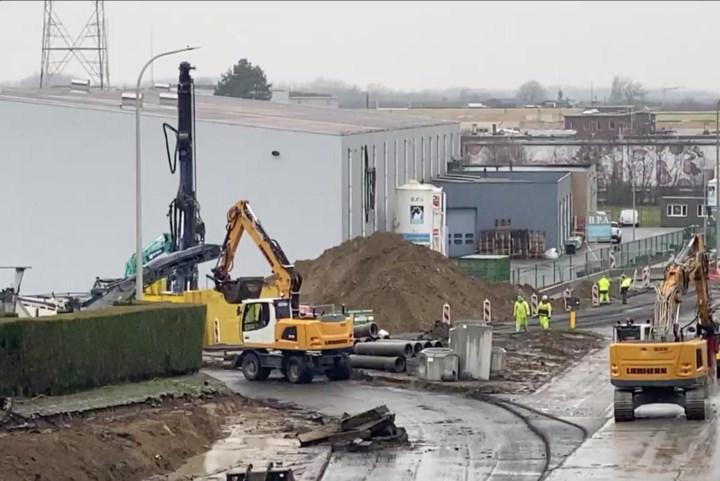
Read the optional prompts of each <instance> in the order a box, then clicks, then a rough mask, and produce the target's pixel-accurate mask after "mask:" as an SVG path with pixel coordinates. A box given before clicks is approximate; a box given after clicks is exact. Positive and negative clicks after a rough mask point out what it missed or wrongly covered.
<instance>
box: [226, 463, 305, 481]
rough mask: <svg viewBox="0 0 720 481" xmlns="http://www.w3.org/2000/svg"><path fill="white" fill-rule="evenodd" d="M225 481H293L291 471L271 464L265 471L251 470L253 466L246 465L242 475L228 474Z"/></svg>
mask: <svg viewBox="0 0 720 481" xmlns="http://www.w3.org/2000/svg"><path fill="white" fill-rule="evenodd" d="M225 480H226V481H295V476H293V472H292V469H290V468H282V467H273V463H272V462H271V463H270V464H269V465H268V467H267V468H266V469H263V470H259V471H258V470H253V465H252V464H250V465H248V467H247V469H246V470H245V472H244V473H228V474H227V476H226V478H225Z"/></svg>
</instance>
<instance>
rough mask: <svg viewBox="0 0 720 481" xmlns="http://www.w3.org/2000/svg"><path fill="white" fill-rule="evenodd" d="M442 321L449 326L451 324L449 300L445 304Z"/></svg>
mask: <svg viewBox="0 0 720 481" xmlns="http://www.w3.org/2000/svg"><path fill="white" fill-rule="evenodd" d="M442 322H443V324H447V325H448V326H449V325H450V304H448V303H447V302H446V303H445V304H443V309H442Z"/></svg>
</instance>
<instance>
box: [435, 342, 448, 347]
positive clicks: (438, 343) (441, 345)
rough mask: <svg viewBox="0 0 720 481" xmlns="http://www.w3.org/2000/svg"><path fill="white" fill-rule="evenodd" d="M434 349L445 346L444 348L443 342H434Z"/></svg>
mask: <svg viewBox="0 0 720 481" xmlns="http://www.w3.org/2000/svg"><path fill="white" fill-rule="evenodd" d="M432 347H445V346H443V342H442V341H433V346H432Z"/></svg>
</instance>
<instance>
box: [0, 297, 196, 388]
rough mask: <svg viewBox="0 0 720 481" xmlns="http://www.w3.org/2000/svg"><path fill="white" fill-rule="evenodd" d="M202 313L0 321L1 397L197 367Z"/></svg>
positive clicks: (175, 307) (135, 309) (122, 311)
mask: <svg viewBox="0 0 720 481" xmlns="http://www.w3.org/2000/svg"><path fill="white" fill-rule="evenodd" d="M205 311H206V307H205V306H202V305H188V304H154V305H136V306H122V307H111V308H108V309H103V310H97V311H84V312H79V313H72V314H64V315H59V316H52V317H40V318H33V319H14V320H10V319H3V320H0V396H2V395H4V396H10V395H14V396H37V395H40V394H45V395H56V394H65V393H69V392H74V391H78V390H82V389H89V388H94V387H99V386H104V385H107V384H111V383H118V382H126V381H138V380H142V379H148V378H153V377H159V376H172V375H179V374H185V373H188V372H192V371H196V370H198V369H199V368H200V365H201V363H202V342H203V331H204V325H205Z"/></svg>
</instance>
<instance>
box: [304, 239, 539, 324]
mask: <svg viewBox="0 0 720 481" xmlns="http://www.w3.org/2000/svg"><path fill="white" fill-rule="evenodd" d="M295 267H296V269H297V270H298V271H300V273H301V274H302V276H303V278H304V282H303V286H302V294H301V295H302V298H303V299H304V301H306V302H311V303H314V304H336V305H339V304H345V305H346V306H347V307H349V308H358V309H360V308H362V309H372V310H373V311H374V313H375V319H376V320H378V321H379V324H381V325H382V326H383V327H384V328H385V329H387V330H388V331H390V332H397V333H401V332H420V331H422V330H423V329H424V327H425V326H428V325H432V323H433V322H434V321H435V320H437V319H440V318H441V317H442V307H443V305H444V304H445V303H448V304H449V305H450V306H451V307H452V310H453V315H454V316H456V317H457V318H464V319H482V314H483V301H484V300H485V299H489V300H490V302H491V303H492V307H493V312H494V314H495V318H494V319H493V320H494V321H495V320H497V321H510V320H511V319H510V318H511V317H512V303H513V302H514V301H515V297H516V296H517V294H518V291H522V293H523V294H524V295H527V296H529V295H530V293H531V289H529V288H528V287H520V288H518V287H515V286H512V285H510V284H488V283H485V282H482V281H479V280H477V279H472V278H470V277H469V276H468V275H467V274H465V273H464V272H463V271H462V270H460V268H459V267H457V265H455V263H453V262H452V261H451V260H450V259H448V258H447V257H445V256H443V255H442V254H440V253H438V252H434V251H431V250H430V249H428V248H427V247H424V246H420V245H416V244H412V243H410V242H408V241H406V240H404V239H403V238H402V237H400V236H399V235H397V234H393V233H388V232H376V233H374V234H373V235H371V236H370V237H357V238H355V239H352V240H349V241H347V242H344V243H342V244H340V245H339V246H337V247H333V248H332V249H328V250H326V251H325V252H324V253H323V254H322V255H321V256H320V257H319V258H317V259H315V260H311V261H307V260H306V261H297V262H296V263H295Z"/></svg>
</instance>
